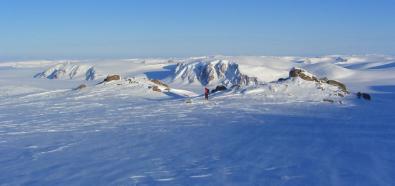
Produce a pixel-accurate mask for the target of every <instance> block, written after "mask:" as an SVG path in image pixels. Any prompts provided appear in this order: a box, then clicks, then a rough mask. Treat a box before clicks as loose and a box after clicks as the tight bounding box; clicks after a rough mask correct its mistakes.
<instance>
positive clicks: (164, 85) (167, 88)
mask: <svg viewBox="0 0 395 186" xmlns="http://www.w3.org/2000/svg"><path fill="white" fill-rule="evenodd" d="M150 81H151V82H152V83H155V84H157V85H160V86H163V87H166V90H170V86H169V85H167V84H166V83H163V82H162V81H160V80H158V79H150Z"/></svg>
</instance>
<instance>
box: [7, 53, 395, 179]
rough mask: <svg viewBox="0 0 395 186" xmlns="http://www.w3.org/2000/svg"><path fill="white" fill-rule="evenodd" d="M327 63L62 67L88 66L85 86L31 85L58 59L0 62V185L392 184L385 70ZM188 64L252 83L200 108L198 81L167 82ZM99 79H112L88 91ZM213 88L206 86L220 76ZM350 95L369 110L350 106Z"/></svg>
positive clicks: (394, 168) (390, 85)
mask: <svg viewBox="0 0 395 186" xmlns="http://www.w3.org/2000/svg"><path fill="white" fill-rule="evenodd" d="M336 57H341V58H342V59H347V60H342V62H339V61H340V60H337V61H336V60H335V61H330V60H332V59H333V58H331V57H330V60H328V59H329V58H328V56H323V57H322V60H321V61H320V60H319V57H317V58H306V57H275V56H269V57H266V56H253V57H248V56H234V57H232V56H210V57H198V58H186V59H176V58H174V59H127V60H84V61H76V62H73V64H76V65H87V66H95V70H96V73H97V74H100V76H98V77H97V78H96V79H95V80H93V81H86V80H85V78H83V76H81V77H82V78H77V79H69V78H64V79H59V80H50V79H42V78H33V76H34V75H35V74H36V73H37V72H40V71H42V70H44V69H47V68H48V67H50V66H51V65H56V64H57V63H58V61H54V62H53V63H46V64H38V63H37V64H35V63H32V62H29V63H26V62H16V63H14V62H8V63H0V92H1V93H0V100H2V101H1V102H0V154H1V156H0V163H1V167H0V185H345V186H349V185H362V186H363V185H367V186H370V185H388V186H390V185H394V184H395V177H394V176H393V175H395V157H394V156H393V154H394V152H395V151H394V150H393V149H395V124H394V122H393V121H394V120H395V116H394V114H393V110H395V106H394V105H395V83H394V82H395V75H394V74H395V73H394V72H395V70H394V68H392V67H384V68H380V69H372V68H365V67H361V68H357V66H353V67H352V68H348V66H349V64H345V63H348V62H350V58H351V57H350V56H336ZM352 58H355V59H356V58H361V59H366V60H365V61H370V62H369V63H377V64H378V63H384V62H388V61H391V60H389V59H388V58H389V57H388V56H385V57H380V56H376V57H374V58H373V57H371V56H368V57H366V56H352ZM307 59H310V60H307ZM372 60H373V61H372ZM197 61H199V62H204V63H212V62H219V61H223V62H224V61H228V62H229V63H235V64H237V65H238V68H239V71H240V73H242V74H245V75H248V76H251V77H257V79H258V80H259V82H258V83H257V84H251V85H243V86H240V87H239V88H237V87H235V88H233V89H230V90H227V91H222V92H217V93H215V94H212V95H210V100H209V101H204V99H203V97H202V88H203V86H204V85H202V84H201V83H200V82H198V83H196V84H193V85H191V84H189V83H186V84H185V82H183V81H181V82H177V81H174V79H173V77H175V76H176V74H177V73H176V72H178V71H177V69H176V68H177V63H185V64H188V65H189V64H195V63H196V62H197ZM360 61H363V60H360ZM380 61H382V62H380ZM293 67H298V68H303V69H306V70H308V71H309V72H311V73H312V74H314V75H317V76H319V77H320V78H321V77H323V76H328V78H333V79H335V80H339V81H341V82H344V83H345V84H346V85H347V87H348V88H349V89H350V91H351V94H350V95H347V96H346V97H344V98H343V97H333V95H334V94H335V93H336V92H337V91H338V90H337V89H335V88H334V87H332V86H329V85H322V86H323V87H321V88H322V89H317V85H318V84H317V82H313V81H304V80H302V79H300V78H294V79H285V80H283V81H277V79H279V78H287V77H288V74H289V70H290V69H291V68H293ZM107 74H119V75H121V77H122V79H121V80H118V81H111V82H108V83H102V84H97V83H99V82H101V81H102V79H103V78H104V77H105V75H107ZM192 75H196V74H193V73H192ZM232 77H233V76H232ZM129 79H130V80H129ZM152 79H160V80H162V81H163V82H165V83H167V84H169V86H170V87H169V88H167V87H166V86H164V85H159V84H158V83H155V82H157V81H153V80H152ZM229 79H231V78H229ZM215 80H216V81H215V83H213V84H212V85H210V86H216V83H222V80H226V78H225V79H221V78H217V79H215ZM82 83H83V84H86V85H87V87H86V88H83V89H81V90H73V88H75V87H77V86H78V85H80V84H82ZM153 86H158V89H160V91H154V90H153ZM210 88H211V87H210ZM358 91H366V92H368V93H370V94H371V96H372V101H365V100H361V99H357V98H356V96H355V95H354V93H355V92H358ZM327 98H330V99H334V100H336V103H329V102H325V101H323V99H327ZM340 101H341V102H342V104H340V103H339V102H340Z"/></svg>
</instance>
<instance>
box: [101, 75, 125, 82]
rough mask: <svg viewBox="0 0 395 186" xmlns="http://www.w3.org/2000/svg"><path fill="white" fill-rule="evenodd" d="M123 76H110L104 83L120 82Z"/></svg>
mask: <svg viewBox="0 0 395 186" xmlns="http://www.w3.org/2000/svg"><path fill="white" fill-rule="evenodd" d="M120 79H121V76H119V75H108V76H107V77H106V78H105V79H104V80H103V82H110V81H116V80H120Z"/></svg>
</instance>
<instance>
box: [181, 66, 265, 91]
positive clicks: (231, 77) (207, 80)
mask: <svg viewBox="0 0 395 186" xmlns="http://www.w3.org/2000/svg"><path fill="white" fill-rule="evenodd" d="M174 80H176V81H182V82H184V83H195V82H199V83H200V84H202V85H204V86H205V85H214V84H224V85H226V86H231V85H252V84H256V83H257V82H258V79H257V78H256V77H249V76H247V75H245V74H242V73H241V72H240V69H239V65H238V64H237V63H233V62H229V61H227V60H215V61H196V62H192V63H180V64H178V65H177V68H176V72H175V75H174Z"/></svg>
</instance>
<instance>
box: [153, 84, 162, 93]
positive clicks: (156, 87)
mask: <svg viewBox="0 0 395 186" xmlns="http://www.w3.org/2000/svg"><path fill="white" fill-rule="evenodd" d="M152 90H153V91H155V92H162V90H160V89H159V87H158V86H156V85H155V86H152Z"/></svg>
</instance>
